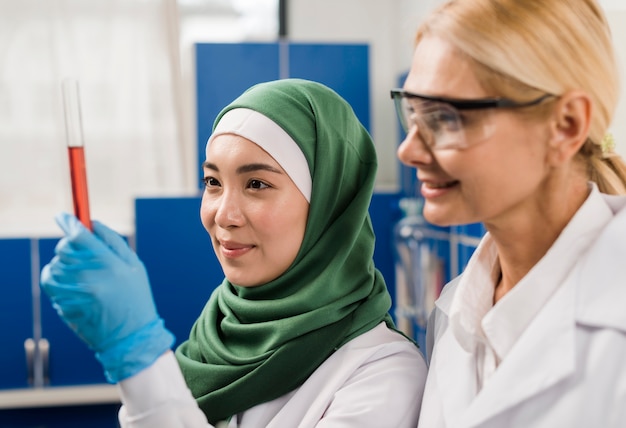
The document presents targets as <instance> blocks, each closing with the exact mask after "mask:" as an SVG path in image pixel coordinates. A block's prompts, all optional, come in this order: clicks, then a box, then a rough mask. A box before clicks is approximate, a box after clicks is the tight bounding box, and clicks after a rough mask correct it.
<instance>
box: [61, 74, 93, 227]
mask: <svg viewBox="0 0 626 428" xmlns="http://www.w3.org/2000/svg"><path fill="white" fill-rule="evenodd" d="M62 89H63V106H64V111H65V131H66V136H67V150H68V153H69V158H70V179H71V181H72V199H73V202H74V214H75V215H76V217H77V218H78V219H79V220H80V221H81V222H82V223H83V224H84V225H85V227H87V228H88V229H89V230H92V228H91V216H90V214H89V195H88V192H87V168H86V165H85V142H84V140H83V124H82V118H81V111H80V96H79V93H78V82H77V81H76V80H75V79H65V80H63V83H62Z"/></svg>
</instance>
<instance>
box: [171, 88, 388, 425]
mask: <svg viewBox="0 0 626 428" xmlns="http://www.w3.org/2000/svg"><path fill="white" fill-rule="evenodd" d="M235 108H247V109H251V110H255V111H257V112H259V113H262V114H263V115H265V116H266V117H268V118H269V119H271V120H272V121H274V122H275V123H277V124H278V125H279V126H280V127H281V128H283V129H284V130H285V131H286V132H287V133H288V134H289V135H290V136H291V138H293V140H294V141H295V142H296V143H297V144H298V146H299V147H300V149H301V150H302V152H303V153H304V156H305V157H306V160H307V162H308V165H309V171H310V172H311V178H312V189H311V201H310V207H309V217H308V220H307V226H306V232H305V236H304V240H303V242H302V246H301V248H300V251H299V253H298V255H297V256H296V259H295V260H294V262H293V264H292V265H291V267H290V268H289V269H288V270H287V271H286V272H285V273H283V274H282V275H281V276H279V277H278V278H276V279H274V280H273V281H271V282H269V283H267V284H264V285H261V286H258V287H253V288H243V287H238V286H235V285H233V284H231V283H230V282H229V281H228V280H227V279H224V281H223V282H222V284H221V285H220V286H219V287H218V288H217V289H216V290H215V292H214V293H213V294H212V295H211V297H210V299H209V301H208V302H207V304H206V306H205V308H204V310H203V311H202V313H201V315H200V317H199V318H198V320H197V321H196V323H195V324H194V326H193V328H192V330H191V333H190V336H189V339H188V340H187V341H186V342H184V343H182V344H181V345H180V346H179V347H178V349H177V350H176V357H177V359H178V362H179V364H180V367H181V369H182V372H183V375H184V377H185V379H186V382H187V385H188V386H189V388H190V389H191V391H192V393H193V395H194V397H195V398H196V400H197V402H198V404H199V406H200V408H201V409H202V410H203V411H204V413H205V414H206V416H207V418H208V420H209V422H211V423H212V424H215V423H217V422H218V421H220V420H227V419H229V418H230V417H232V416H233V415H235V414H237V413H240V412H242V411H244V410H247V409H250V408H251V407H253V406H255V405H257V404H260V403H263V402H267V401H270V400H273V399H275V398H278V397H280V396H282V395H284V394H286V393H288V392H290V391H293V390H294V389H295V388H297V387H299V386H300V385H302V383H304V382H305V381H306V379H307V378H308V377H309V375H311V373H313V372H314V371H315V370H316V369H317V368H318V367H319V366H320V365H321V364H322V363H323V362H324V361H325V360H326V359H327V358H328V357H329V356H330V355H331V354H332V353H333V352H334V351H335V350H337V349H338V348H339V347H340V346H341V345H343V344H345V343H346V342H348V341H349V340H350V339H352V338H354V337H356V336H358V335H360V334H362V333H364V332H366V331H368V330H370V329H372V328H373V327H374V326H376V325H377V324H379V323H380V322H381V321H385V322H387V324H388V325H389V326H392V327H393V323H392V321H391V318H390V317H389V315H388V311H389V308H390V306H391V298H390V296H389V293H388V291H387V288H386V286H385V282H384V279H383V277H382V275H381V273H380V272H379V271H378V270H377V269H376V268H375V267H374V263H373V259H372V257H373V253H374V233H373V230H372V225H371V221H370V217H369V213H368V208H369V204H370V200H371V196H372V192H373V188H374V179H375V176H376V168H377V158H376V152H375V148H374V145H373V143H372V140H371V138H370V136H369V134H368V132H367V131H366V129H365V128H364V127H363V126H362V125H361V123H360V122H359V120H358V119H357V117H356V116H355V114H354V112H353V111H352V108H351V107H350V105H349V104H348V103H347V102H346V101H345V100H343V99H342V98H341V97H340V96H339V95H337V94H336V93H335V92H334V91H332V90H331V89H329V88H327V87H326V86H324V85H321V84H319V83H315V82H310V81H306V80H300V79H284V80H278V81H273V82H267V83H261V84H258V85H256V86H253V87H252V88H250V89H248V90H247V91H246V92H244V93H243V94H242V95H241V96H240V97H239V98H237V99H236V100H235V101H234V102H233V103H231V104H230V105H228V106H227V107H226V108H224V109H223V110H222V111H221V112H220V114H219V115H218V117H217V119H216V121H215V124H214V127H213V129H215V125H216V124H217V123H218V122H219V121H220V119H221V118H222V116H223V115H224V113H226V112H227V111H229V110H232V109H235ZM286 233H288V231H286Z"/></svg>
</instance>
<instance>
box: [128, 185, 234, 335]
mask: <svg viewBox="0 0 626 428" xmlns="http://www.w3.org/2000/svg"><path fill="white" fill-rule="evenodd" d="M135 215H136V223H137V226H136V227H137V237H136V239H137V242H136V248H137V254H138V255H139V257H140V258H141V260H142V261H143V263H144V265H145V266H146V270H147V271H148V275H149V276H150V284H151V286H152V292H153V295H154V300H155V303H156V306H157V309H158V311H159V314H160V315H161V317H162V318H163V320H164V322H165V326H166V327H167V328H168V329H169V330H170V331H171V332H172V333H174V335H175V336H176V345H179V344H180V343H181V342H182V341H184V340H185V339H186V338H187V337H188V336H189V331H190V330H191V327H192V325H193V323H194V321H195V320H196V318H197V317H198V315H200V312H201V311H202V308H204V305H205V303H206V302H207V300H208V299H209V296H210V295H211V293H212V292H213V290H214V289H215V288H216V287H217V286H218V285H219V284H220V283H221V282H222V279H223V278H224V273H223V271H222V268H221V267H220V265H219V263H218V261H217V257H216V256H215V253H214V252H213V247H212V246H211V239H210V238H209V234H208V233H207V232H206V230H204V227H203V226H202V223H201V222H200V198H199V197H181V198H141V199H137V200H136V202H135Z"/></svg>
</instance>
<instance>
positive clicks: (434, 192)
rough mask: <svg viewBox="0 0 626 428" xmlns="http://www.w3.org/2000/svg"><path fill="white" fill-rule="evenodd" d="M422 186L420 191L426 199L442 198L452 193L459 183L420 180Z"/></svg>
mask: <svg viewBox="0 0 626 428" xmlns="http://www.w3.org/2000/svg"><path fill="white" fill-rule="evenodd" d="M420 181H421V183H422V186H421V188H420V191H421V193H422V196H423V197H424V198H426V199H433V198H438V197H441V196H443V195H445V194H447V193H449V192H450V191H451V189H452V188H454V187H455V186H456V185H457V184H458V183H459V182H458V180H450V181H438V180H420Z"/></svg>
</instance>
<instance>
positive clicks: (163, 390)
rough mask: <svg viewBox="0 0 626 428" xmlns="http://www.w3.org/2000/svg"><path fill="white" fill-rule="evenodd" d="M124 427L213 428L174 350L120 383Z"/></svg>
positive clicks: (122, 424)
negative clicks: (184, 376) (194, 395)
mask: <svg viewBox="0 0 626 428" xmlns="http://www.w3.org/2000/svg"><path fill="white" fill-rule="evenodd" d="M118 388H119V390H120V394H121V397H122V408H121V409H120V412H119V415H118V417H119V422H120V425H121V427H122V428H165V427H167V428H170V427H177V428H211V427H212V426H211V425H210V424H209V423H208V422H207V420H206V417H205V416H204V413H203V412H202V410H200V408H199V407H198V405H197V404H196V400H195V399H194V398H193V396H192V395H191V391H190V390H189V388H188V387H187V384H186V383H185V380H184V378H183V375H182V373H181V371H180V368H179V366H178V362H177V361H176V357H175V356H174V353H173V352H172V351H167V352H166V353H164V354H163V355H161V356H160V357H159V359H157V361H155V363H154V364H152V365H151V366H150V367H148V368H147V369H145V370H142V371H141V372H139V373H138V374H136V375H135V376H132V377H130V378H128V379H125V380H123V381H121V382H120V383H118Z"/></svg>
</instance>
